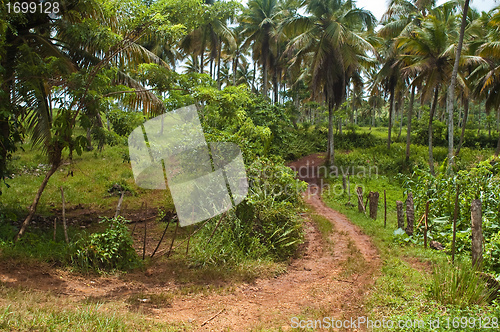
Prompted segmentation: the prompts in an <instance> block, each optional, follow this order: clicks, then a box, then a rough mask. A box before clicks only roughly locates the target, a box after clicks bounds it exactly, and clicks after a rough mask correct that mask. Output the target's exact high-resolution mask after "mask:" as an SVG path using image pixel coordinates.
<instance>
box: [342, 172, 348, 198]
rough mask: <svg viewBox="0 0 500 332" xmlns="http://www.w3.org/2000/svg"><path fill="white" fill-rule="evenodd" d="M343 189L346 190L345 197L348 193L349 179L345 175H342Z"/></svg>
mask: <svg viewBox="0 0 500 332" xmlns="http://www.w3.org/2000/svg"><path fill="white" fill-rule="evenodd" d="M342 189H344V195H345V194H346V192H347V178H346V176H345V174H343V175H342Z"/></svg>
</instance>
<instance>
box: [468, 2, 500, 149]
mask: <svg viewBox="0 0 500 332" xmlns="http://www.w3.org/2000/svg"><path fill="white" fill-rule="evenodd" d="M481 22H482V23H483V27H484V23H486V27H487V28H488V32H487V36H486V41H485V42H483V43H482V44H481V45H480V46H479V47H478V48H477V54H478V55H479V56H481V58H482V59H483V60H484V61H483V62H482V63H480V64H479V65H478V66H477V67H476V68H475V69H474V71H473V72H472V73H471V75H470V76H471V79H472V81H473V85H474V86H475V88H474V94H475V96H476V97H478V98H482V99H485V106H486V110H487V111H488V112H489V111H490V110H491V109H494V110H496V112H500V92H499V91H500V79H499V77H500V52H499V47H498V40H500V6H498V7H496V8H494V9H493V10H492V11H491V12H490V13H489V14H487V16H486V17H483V18H482V20H481ZM499 154H500V137H499V139H498V144H497V148H496V151H495V156H498V155H499Z"/></svg>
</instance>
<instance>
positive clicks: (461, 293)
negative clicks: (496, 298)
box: [428, 260, 493, 308]
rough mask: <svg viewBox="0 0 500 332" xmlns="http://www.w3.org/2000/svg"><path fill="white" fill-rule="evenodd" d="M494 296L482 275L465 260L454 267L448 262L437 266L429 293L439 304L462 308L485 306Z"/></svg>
mask: <svg viewBox="0 0 500 332" xmlns="http://www.w3.org/2000/svg"><path fill="white" fill-rule="evenodd" d="M492 294H493V290H491V289H489V288H488V284H487V282H486V281H485V280H484V279H483V278H482V277H481V274H480V273H478V271H477V270H476V269H474V268H471V267H470V262H466V261H464V260H457V261H455V264H454V265H453V264H449V263H447V262H444V263H441V264H438V265H436V266H435V268H434V273H433V279H432V282H431V284H430V286H429V292H428V295H429V297H430V298H432V299H434V300H436V301H438V302H439V303H442V304H444V305H454V306H458V307H460V308H466V307H469V306H471V305H485V304H487V302H488V300H489V299H490V298H491V296H492Z"/></svg>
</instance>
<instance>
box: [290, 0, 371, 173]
mask: <svg viewBox="0 0 500 332" xmlns="http://www.w3.org/2000/svg"><path fill="white" fill-rule="evenodd" d="M307 13H308V14H309V15H308V16H299V17H297V18H294V19H292V20H290V21H289V22H287V25H288V27H287V29H288V30H291V31H298V32H299V34H298V35H297V36H296V37H294V38H292V39H291V41H290V43H289V45H288V47H287V52H288V53H290V54H294V56H293V58H292V60H291V63H292V65H293V64H294V63H295V64H296V63H303V62H305V63H307V64H308V67H309V72H310V84H309V87H310V89H311V90H312V95H313V96H314V97H315V98H316V99H320V100H324V101H325V103H326V105H327V107H328V147H327V159H328V162H329V163H330V164H333V163H334V142H333V113H334V109H337V108H338V107H339V106H340V105H341V104H342V102H343V101H344V99H345V92H346V87H347V84H348V81H349V78H350V77H352V75H353V73H354V72H356V70H358V69H359V68H360V67H362V66H368V65H369V64H371V60H369V58H368V57H367V55H366V52H367V51H372V52H375V50H374V48H373V47H372V45H371V44H370V43H368V42H367V41H366V39H365V38H363V36H362V35H361V32H362V31H363V30H371V29H372V27H373V26H374V24H375V22H376V20H375V17H374V16H373V15H372V13H370V12H369V11H366V10H363V9H358V8H356V7H355V6H354V4H353V2H352V1H342V0H311V1H310V2H309V3H308V5H307Z"/></svg>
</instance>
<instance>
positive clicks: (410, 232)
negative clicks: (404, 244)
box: [406, 193, 415, 236]
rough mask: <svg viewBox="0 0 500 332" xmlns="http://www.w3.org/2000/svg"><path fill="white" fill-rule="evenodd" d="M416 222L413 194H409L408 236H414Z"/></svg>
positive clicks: (407, 209)
mask: <svg viewBox="0 0 500 332" xmlns="http://www.w3.org/2000/svg"><path fill="white" fill-rule="evenodd" d="M414 221H415V207H414V205H413V194H412V193H408V198H406V234H408V235H409V236H412V235H413V222H414Z"/></svg>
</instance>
